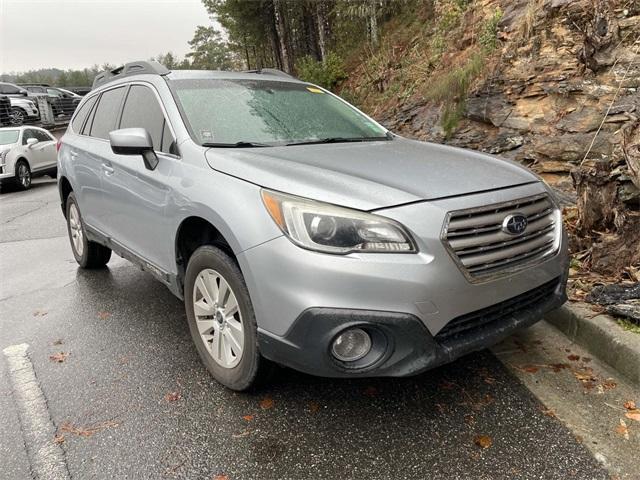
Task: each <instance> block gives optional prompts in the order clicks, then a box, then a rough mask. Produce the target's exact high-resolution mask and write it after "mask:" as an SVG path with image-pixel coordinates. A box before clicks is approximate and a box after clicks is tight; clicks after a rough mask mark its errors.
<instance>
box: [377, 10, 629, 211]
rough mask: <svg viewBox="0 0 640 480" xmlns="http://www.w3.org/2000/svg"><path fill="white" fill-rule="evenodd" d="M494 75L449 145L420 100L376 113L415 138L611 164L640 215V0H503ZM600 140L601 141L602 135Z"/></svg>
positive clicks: (545, 162)
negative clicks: (499, 49)
mask: <svg viewBox="0 0 640 480" xmlns="http://www.w3.org/2000/svg"><path fill="white" fill-rule="evenodd" d="M481 3H482V4H483V5H484V7H485V8H487V7H488V8H497V7H498V6H499V7H500V8H501V9H502V11H503V16H502V20H501V22H500V24H499V26H498V27H499V32H498V37H499V38H500V40H501V42H500V48H501V51H500V52H499V53H498V54H496V55H495V56H497V57H498V59H497V60H496V62H495V63H496V64H495V68H494V71H493V72H492V73H491V75H489V78H486V79H485V80H484V81H482V82H480V83H479V84H478V85H476V86H475V87H474V88H473V89H472V91H471V94H470V97H469V98H468V99H467V101H466V105H465V114H464V119H463V120H462V121H461V122H460V124H459V126H458V128H457V129H456V130H455V131H454V133H453V135H452V136H450V137H449V138H446V137H445V134H444V131H443V129H442V128H441V127H440V126H439V117H440V113H441V112H440V107H439V105H437V104H434V102H430V101H428V100H427V99H425V98H424V97H420V95H415V96H413V97H412V98H411V99H410V100H409V101H406V102H403V103H398V104H397V105H396V106H393V107H392V108H389V109H387V110H384V111H381V112H377V117H378V118H380V119H381V121H382V123H383V124H385V125H386V126H388V127H389V128H391V129H392V130H394V131H397V132H398V133H400V134H404V135H407V136H410V137H414V138H419V139H423V140H430V141H436V142H444V143H450V144H453V145H457V146H462V147H468V148H474V149H478V150H482V151H486V152H490V153H495V154H500V155H502V156H505V157H508V158H511V159H514V160H518V161H521V162H523V163H525V164H527V165H529V166H531V168H533V170H535V171H538V172H539V173H568V172H570V171H571V170H572V169H574V168H575V167H576V166H578V165H580V164H581V163H583V161H585V160H598V161H601V160H604V161H607V162H610V163H611V168H610V170H611V171H612V172H615V175H616V176H615V181H616V182H617V184H618V187H617V188H618V189H619V197H620V199H621V200H622V201H623V202H625V204H626V205H627V207H628V208H631V209H638V210H640V195H639V190H640V147H639V146H638V145H639V144H640V123H639V118H640V52H639V51H638V50H640V0H635V1H631V2H629V1H628V0H626V1H622V0H602V1H594V0H515V1H514V0H508V1H507V0H504V1H497V0H496V1H490V0H485V1H484V2H481ZM596 133H597V135H596Z"/></svg>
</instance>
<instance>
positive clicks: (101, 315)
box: [98, 312, 111, 320]
mask: <svg viewBox="0 0 640 480" xmlns="http://www.w3.org/2000/svg"><path fill="white" fill-rule="evenodd" d="M110 316H111V314H110V313H109V312H98V318H99V319H100V320H106V319H107V318H109V317H110Z"/></svg>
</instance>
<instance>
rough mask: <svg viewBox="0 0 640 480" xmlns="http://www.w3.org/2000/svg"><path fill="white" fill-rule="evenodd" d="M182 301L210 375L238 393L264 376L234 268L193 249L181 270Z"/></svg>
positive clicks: (209, 249)
mask: <svg viewBox="0 0 640 480" xmlns="http://www.w3.org/2000/svg"><path fill="white" fill-rule="evenodd" d="M184 303H185V309H186V312H187V322H188V323H189V330H190V331H191V337H192V338H193V341H194V343H195V345H196V348H197V350H198V353H199V355H200V358H201V359H202V362H203V363H204V364H205V366H206V367H207V370H209V372H210V373H211V375H212V376H213V377H214V378H215V379H216V380H217V381H218V382H220V383H221V384H223V385H225V386H226V387H228V388H230V389H232V390H237V391H243V390H247V389H249V388H251V387H252V386H254V385H255V384H256V383H257V381H258V380H259V379H260V378H261V377H263V376H264V375H265V373H266V372H265V371H264V370H265V368H266V367H267V363H266V360H264V359H263V358H262V357H261V356H260V352H259V351H258V332H257V326H256V319H255V315H254V312H253V306H252V305H251V299H250V297H249V291H248V290H247V286H246V284H245V282H244V278H243V277H242V273H241V272H240V269H239V268H238V266H237V265H236V263H235V262H234V261H233V259H232V258H231V257H229V255H227V254H226V253H224V252H223V251H222V250H220V249H219V248H216V247H213V246H208V245H207V246H203V247H200V248H198V249H197V250H196V251H195V252H194V253H193V255H192V256H191V258H190V259H189V264H188V266H187V272H186V276H185V285H184Z"/></svg>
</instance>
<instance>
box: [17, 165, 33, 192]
mask: <svg viewBox="0 0 640 480" xmlns="http://www.w3.org/2000/svg"><path fill="white" fill-rule="evenodd" d="M16 183H17V184H18V187H20V188H21V189H22V190H29V188H31V168H29V164H28V163H27V162H26V161H25V160H18V162H17V163H16Z"/></svg>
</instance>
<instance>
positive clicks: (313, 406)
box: [309, 402, 320, 413]
mask: <svg viewBox="0 0 640 480" xmlns="http://www.w3.org/2000/svg"><path fill="white" fill-rule="evenodd" d="M309 411H310V412H311V413H318V412H319V411H320V404H319V403H318V402H309Z"/></svg>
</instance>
